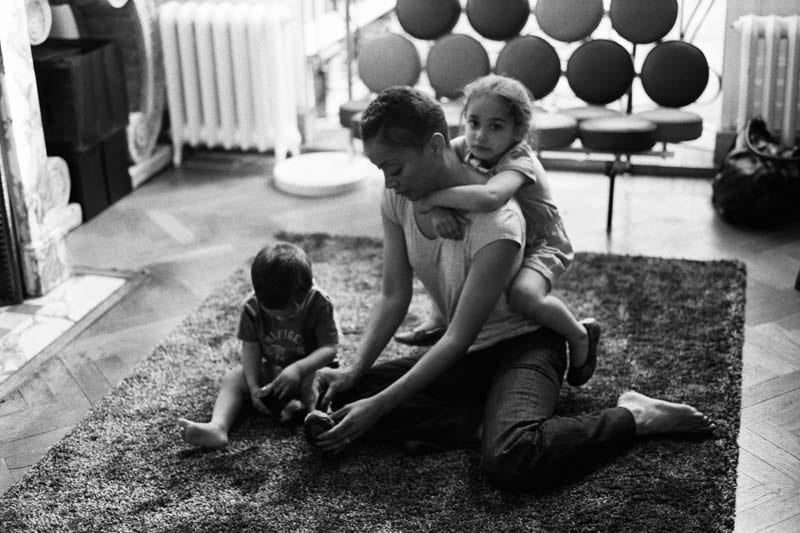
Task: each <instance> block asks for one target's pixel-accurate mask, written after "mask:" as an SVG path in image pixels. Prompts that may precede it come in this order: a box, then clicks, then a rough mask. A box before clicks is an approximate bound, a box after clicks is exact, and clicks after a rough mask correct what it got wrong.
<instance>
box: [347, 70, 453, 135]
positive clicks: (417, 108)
mask: <svg viewBox="0 0 800 533" xmlns="http://www.w3.org/2000/svg"><path fill="white" fill-rule="evenodd" d="M434 133H441V134H442V135H443V136H444V139H445V141H447V142H448V144H449V142H450V139H449V136H448V132H447V120H445V117H444V111H443V110H442V108H441V106H440V105H439V104H438V103H437V102H436V100H434V99H433V98H431V97H430V96H428V95H427V94H425V93H423V92H422V91H420V90H418V89H414V88H413V87H407V86H395V87H389V88H388V89H385V90H383V91H381V92H380V93H379V94H378V96H376V97H375V99H374V100H373V101H372V102H370V104H369V106H367V109H366V110H364V113H363V115H362V118H361V138H362V140H364V141H370V140H372V139H374V138H376V137H380V140H381V141H383V142H385V143H386V144H388V145H391V146H396V147H400V148H406V147H410V148H417V149H421V148H422V147H423V146H425V144H426V143H427V142H428V140H430V138H431V135H433V134H434Z"/></svg>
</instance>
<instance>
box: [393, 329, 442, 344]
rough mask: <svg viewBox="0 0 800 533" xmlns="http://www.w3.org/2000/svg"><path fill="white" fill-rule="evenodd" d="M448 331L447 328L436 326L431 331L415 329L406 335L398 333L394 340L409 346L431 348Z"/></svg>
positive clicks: (405, 333)
mask: <svg viewBox="0 0 800 533" xmlns="http://www.w3.org/2000/svg"><path fill="white" fill-rule="evenodd" d="M445 331H447V328H446V327H445V326H436V327H434V328H430V329H413V330H411V331H406V332H404V333H398V334H397V335H395V336H394V340H396V341H397V342H400V343H402V344H408V345H409V346H430V345H432V344H436V341H438V340H439V339H441V338H442V335H444V332H445Z"/></svg>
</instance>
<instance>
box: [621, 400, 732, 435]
mask: <svg viewBox="0 0 800 533" xmlns="http://www.w3.org/2000/svg"><path fill="white" fill-rule="evenodd" d="M617 407H624V408H626V409H628V410H629V411H630V412H631V413H633V419H634V421H635V422H636V435H638V436H642V437H644V436H652V435H665V434H670V433H711V432H713V431H714V428H715V427H716V426H715V425H714V423H713V422H711V420H709V418H708V417H707V416H706V415H704V414H703V413H701V412H700V411H698V410H697V409H695V408H694V407H692V406H691V405H687V404H685V403H672V402H666V401H664V400H658V399H655V398H650V397H649V396H645V395H644V394H640V393H638V392H634V391H628V392H625V393H623V394H622V395H621V396H620V397H619V399H618V400H617Z"/></svg>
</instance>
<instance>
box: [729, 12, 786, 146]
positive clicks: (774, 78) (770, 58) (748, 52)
mask: <svg viewBox="0 0 800 533" xmlns="http://www.w3.org/2000/svg"><path fill="white" fill-rule="evenodd" d="M734 27H735V28H736V29H738V30H739V31H740V32H741V34H742V47H741V59H740V61H741V62H740V67H739V107H738V109H737V114H736V126H737V128H738V129H739V130H740V131H741V129H742V128H743V127H744V124H745V122H746V121H747V119H748V118H749V117H753V116H756V115H760V116H761V117H763V118H764V120H765V121H766V122H767V125H768V126H769V127H770V129H771V130H772V131H776V132H777V131H780V138H781V144H784V145H787V146H793V145H794V144H795V137H796V135H797V134H798V132H797V130H798V128H799V127H800V108H799V107H798V103H799V102H798V100H799V99H798V93H800V15H793V16H785V17H779V16H776V15H770V16H757V15H746V16H743V17H740V18H739V19H738V20H737V21H736V22H735V23H734Z"/></svg>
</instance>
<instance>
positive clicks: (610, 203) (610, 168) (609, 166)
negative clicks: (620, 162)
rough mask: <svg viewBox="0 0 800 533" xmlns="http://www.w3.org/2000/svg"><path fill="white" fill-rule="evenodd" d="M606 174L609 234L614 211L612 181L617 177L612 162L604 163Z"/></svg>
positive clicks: (607, 228)
mask: <svg viewBox="0 0 800 533" xmlns="http://www.w3.org/2000/svg"><path fill="white" fill-rule="evenodd" d="M606 176H608V211H607V212H606V233H607V234H611V220H612V215H613V213H614V183H615V182H616V178H617V170H616V168H615V165H614V163H607V164H606Z"/></svg>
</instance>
